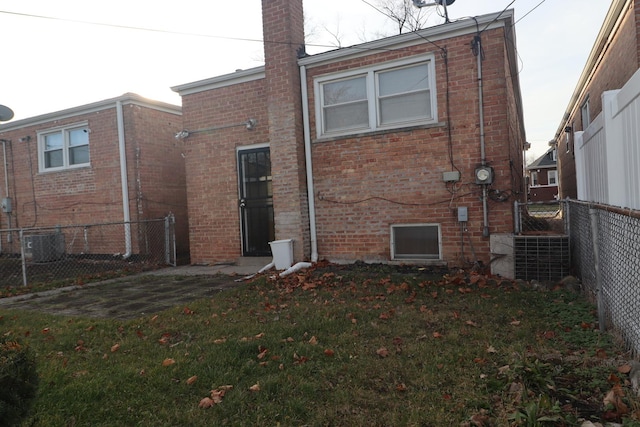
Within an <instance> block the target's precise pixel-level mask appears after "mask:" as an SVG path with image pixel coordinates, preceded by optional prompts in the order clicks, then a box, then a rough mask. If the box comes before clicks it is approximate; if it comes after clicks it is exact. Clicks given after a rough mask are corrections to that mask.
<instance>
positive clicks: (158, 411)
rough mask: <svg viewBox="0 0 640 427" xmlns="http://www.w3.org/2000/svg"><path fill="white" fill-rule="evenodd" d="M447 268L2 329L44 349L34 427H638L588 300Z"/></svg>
mask: <svg viewBox="0 0 640 427" xmlns="http://www.w3.org/2000/svg"><path fill="white" fill-rule="evenodd" d="M436 273H437V274H436ZM440 273H442V272H430V271H426V270H423V269H418V268H406V267H402V268H394V267H381V266H372V267H365V266H361V265H360V266H358V265H355V266H350V267H346V266H325V267H324V268H318V269H315V270H312V271H308V272H306V273H303V274H300V275H292V276H290V277H288V278H286V279H279V280H269V279H267V278H265V277H262V278H259V279H258V280H256V281H254V282H252V283H246V284H243V285H240V286H239V287H238V288H235V289H232V290H227V291H224V292H222V293H219V294H217V295H216V296H215V298H213V299H205V300H199V301H195V302H194V303H192V304H189V305H188V307H178V308H176V309H174V310H170V311H166V312H162V313H160V314H158V315H154V316H148V317H144V318H139V319H135V320H132V321H112V320H95V319H85V318H66V317H60V316H49V315H44V314H34V313H26V312H20V311H7V310H4V311H0V328H1V329H0V331H1V332H2V333H3V334H5V335H7V336H10V337H20V338H21V339H23V340H26V341H28V342H29V345H30V346H31V348H32V349H33V350H34V351H36V353H37V362H38V369H39V373H40V389H39V395H38V397H37V399H36V401H35V405H34V409H33V413H32V416H31V419H30V420H28V422H27V425H35V426H61V425H74V426H85V425H91V426H112V425H138V426H157V425H192V426H199V425H202V426H204V425H214V424H215V425H233V426H245V425H246V426H253V425H353V426H361V425H368V426H390V425H393V426H399V425H415V426H457V425H469V426H471V425H473V426H494V425H495V426H508V425H531V426H536V425H541V426H544V425H554V426H564V425H566V426H569V425H576V423H577V422H578V419H580V418H584V419H589V420H591V421H594V422H595V421H599V420H605V419H606V420H616V421H622V420H624V421H625V423H626V424H625V425H633V424H632V420H633V417H634V411H635V409H636V404H635V403H634V402H633V401H632V400H631V399H630V398H629V397H628V396H629V395H631V393H630V391H629V390H628V386H627V383H626V381H625V375H624V374H620V373H619V372H618V368H619V367H620V366H622V365H624V364H625V363H626V360H625V359H624V357H623V356H624V355H623V354H622V353H621V351H622V350H621V348H620V347H617V346H616V345H615V344H614V343H613V341H612V339H611V337H610V336H609V335H608V334H600V333H599V332H598V331H597V327H596V324H595V322H596V320H595V313H594V309H593V307H592V306H591V305H590V304H589V303H588V302H587V301H585V300H583V299H582V298H581V297H580V296H579V295H577V294H575V293H571V292H565V291H562V290H555V291H552V290H548V291H540V290H533V289H530V288H528V287H525V286H521V285H519V284H516V283H513V282H511V281H501V282H497V281H495V280H493V279H490V278H486V277H483V276H476V275H471V276H468V275H464V274H459V275H448V276H444V277H443V276H442V275H441V274H440ZM612 389H619V390H620V392H621V393H622V394H624V396H621V397H620V399H619V400H614V401H612V402H610V403H609V404H608V405H607V406H605V404H604V403H603V402H604V397H605V395H606V394H607V393H608V392H609V391H611V390H612ZM205 398H206V399H205ZM203 399H205V400H203ZM207 399H208V400H207ZM622 403H624V406H625V408H626V410H625V409H624V408H623V406H622ZM200 404H202V405H203V406H209V407H208V408H203V407H200Z"/></svg>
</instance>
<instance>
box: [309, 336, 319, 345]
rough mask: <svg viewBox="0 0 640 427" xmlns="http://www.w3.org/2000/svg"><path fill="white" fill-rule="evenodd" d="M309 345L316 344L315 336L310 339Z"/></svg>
mask: <svg viewBox="0 0 640 427" xmlns="http://www.w3.org/2000/svg"><path fill="white" fill-rule="evenodd" d="M309 344H311V345H316V344H318V339H317V338H316V336H315V335H314V336H312V337H311V339H310V340H309Z"/></svg>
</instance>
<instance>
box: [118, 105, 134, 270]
mask: <svg viewBox="0 0 640 427" xmlns="http://www.w3.org/2000/svg"><path fill="white" fill-rule="evenodd" d="M116 115H117V120H118V152H119V153H120V181H121V183H122V213H123V221H124V244H125V253H124V254H123V255H122V258H124V259H127V258H129V257H130V256H131V214H130V212H129V181H128V179H127V152H126V144H125V138H124V114H123V112H122V101H116Z"/></svg>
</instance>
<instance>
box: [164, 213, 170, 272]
mask: <svg viewBox="0 0 640 427" xmlns="http://www.w3.org/2000/svg"><path fill="white" fill-rule="evenodd" d="M170 234H171V233H170V232H169V215H167V216H165V217H164V263H165V264H167V265H170V264H171V252H170V251H171V249H170V244H169V237H170Z"/></svg>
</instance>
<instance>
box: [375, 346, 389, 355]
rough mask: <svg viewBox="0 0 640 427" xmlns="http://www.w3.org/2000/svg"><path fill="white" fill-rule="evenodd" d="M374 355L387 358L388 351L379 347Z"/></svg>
mask: <svg viewBox="0 0 640 427" xmlns="http://www.w3.org/2000/svg"><path fill="white" fill-rule="evenodd" d="M376 354H377V355H378V356H380V357H387V356H388V355H389V350H387V349H386V348H385V347H380V348H379V349H377V350H376Z"/></svg>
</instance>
